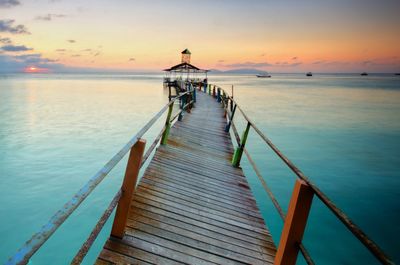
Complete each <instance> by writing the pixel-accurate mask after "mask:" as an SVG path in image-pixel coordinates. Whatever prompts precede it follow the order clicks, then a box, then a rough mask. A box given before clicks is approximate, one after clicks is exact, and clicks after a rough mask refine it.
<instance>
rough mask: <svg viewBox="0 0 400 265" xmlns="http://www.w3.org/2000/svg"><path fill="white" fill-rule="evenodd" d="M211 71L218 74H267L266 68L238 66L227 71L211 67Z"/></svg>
mask: <svg viewBox="0 0 400 265" xmlns="http://www.w3.org/2000/svg"><path fill="white" fill-rule="evenodd" d="M210 72H211V73H216V74H248V75H256V74H267V72H266V71H264V70H259V69H254V68H238V69H232V70H226V71H222V70H218V69H211V70H210Z"/></svg>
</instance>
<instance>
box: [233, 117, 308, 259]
mask: <svg viewBox="0 0 400 265" xmlns="http://www.w3.org/2000/svg"><path fill="white" fill-rule="evenodd" d="M231 126H232V130H233V132H234V135H235V139H236V142H237V144H238V145H240V137H239V134H238V131H237V128H236V125H235V123H234V122H233V121H231ZM244 153H245V154H246V157H247V159H248V160H249V163H250V165H251V166H252V167H253V170H254V172H255V173H256V176H257V177H258V179H259V180H260V182H261V185H262V186H263V188H264V190H265V191H266V192H267V194H268V196H269V197H270V199H271V201H272V203H273V205H274V206H275V209H276V210H277V211H278V213H279V216H280V217H281V219H282V221H285V217H286V215H285V213H284V212H283V209H282V207H281V206H280V205H279V202H278V200H277V199H276V197H275V195H274V194H273V192H272V190H271V189H270V188H269V187H268V185H267V182H266V181H265V179H264V178H263V176H262V175H261V172H260V170H259V169H258V167H257V165H256V163H255V162H254V160H253V158H252V157H251V156H250V154H249V152H248V151H247V149H246V148H245V149H244ZM299 247H300V251H301V253H302V255H303V257H304V259H305V261H306V262H307V264H308V265H313V264H315V263H314V261H313V260H312V258H311V256H310V254H309V253H308V251H307V249H306V248H305V247H304V245H303V243H301V242H300V244H299Z"/></svg>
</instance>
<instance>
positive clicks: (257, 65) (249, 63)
mask: <svg viewBox="0 0 400 265" xmlns="http://www.w3.org/2000/svg"><path fill="white" fill-rule="evenodd" d="M224 66H226V67H231V68H243V67H266V66H272V64H270V63H267V62H265V63H255V62H244V63H234V64H226V65H224Z"/></svg>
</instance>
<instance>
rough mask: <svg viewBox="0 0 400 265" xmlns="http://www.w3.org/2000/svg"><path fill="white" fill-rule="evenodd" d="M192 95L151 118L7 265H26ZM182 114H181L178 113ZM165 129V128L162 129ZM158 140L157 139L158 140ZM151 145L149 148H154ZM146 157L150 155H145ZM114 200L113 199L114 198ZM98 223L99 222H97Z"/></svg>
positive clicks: (173, 101) (168, 104)
mask: <svg viewBox="0 0 400 265" xmlns="http://www.w3.org/2000/svg"><path fill="white" fill-rule="evenodd" d="M190 93H192V91H187V92H184V93H182V94H180V95H179V96H177V97H175V98H174V99H172V100H171V101H169V102H168V103H167V104H166V105H165V106H164V107H163V108H161V110H160V111H159V112H157V113H156V114H155V115H154V116H153V118H152V119H151V120H150V121H148V122H147V123H146V124H145V125H144V126H143V127H142V129H140V130H139V132H138V133H136V135H135V136H133V137H132V138H131V139H130V140H129V142H128V143H127V144H125V145H124V146H123V147H122V149H121V150H120V151H118V152H117V153H116V154H115V155H114V156H113V157H112V158H111V159H110V160H109V161H108V162H107V163H106V164H105V165H104V166H103V167H102V168H101V169H100V170H99V171H98V172H97V173H96V174H95V175H94V176H93V177H92V178H90V179H89V181H88V182H87V183H86V184H85V185H84V186H83V187H82V188H81V189H80V190H79V191H78V192H77V193H76V194H75V195H74V196H73V197H72V199H70V200H69V201H68V202H67V203H65V204H64V206H63V207H62V208H61V209H60V210H58V211H57V212H56V213H55V214H54V215H53V216H52V217H51V218H50V220H49V221H48V222H47V223H46V224H45V225H44V226H43V227H42V228H41V229H40V231H39V232H37V233H35V234H34V235H33V236H32V237H31V238H30V239H29V240H28V241H26V242H25V244H24V245H23V246H22V247H21V248H20V249H19V250H18V251H17V252H16V253H15V254H14V255H13V256H12V257H10V259H9V260H8V261H7V263H6V264H7V265H12V264H26V263H28V261H29V259H30V258H31V257H32V256H33V255H34V254H35V253H36V251H37V250H38V249H39V248H40V247H41V246H42V245H43V244H44V243H45V242H46V241H47V240H48V239H49V238H50V236H51V235H52V234H53V233H54V232H55V231H56V230H57V229H58V228H59V227H60V226H61V225H62V224H63V223H64V221H65V220H66V219H67V218H68V217H69V216H70V215H71V214H72V213H73V212H74V211H75V210H76V208H78V206H79V205H80V204H81V203H82V202H83V201H84V200H85V199H86V198H87V197H88V196H89V194H90V193H91V192H92V191H93V190H94V189H95V188H96V187H97V185H98V184H100V182H101V181H102V180H103V179H104V178H105V177H106V176H107V175H108V173H110V171H111V170H112V169H113V168H114V167H115V166H116V165H117V164H118V163H119V162H120V161H121V159H122V158H123V157H124V156H125V155H126V154H127V153H128V152H129V150H130V149H131V148H132V147H133V146H134V145H135V144H136V142H138V140H139V139H140V138H141V137H142V136H143V135H144V134H145V133H146V132H147V131H148V130H149V129H150V128H151V127H152V126H153V125H154V123H155V122H156V121H157V120H158V119H159V118H160V117H161V115H162V114H163V113H164V112H165V111H166V110H167V109H168V108H169V106H171V105H172V104H174V103H175V101H176V100H177V99H181V98H182V97H183V96H185V95H187V94H190ZM183 109H185V108H183ZM180 113H182V112H180ZM164 128H165V127H164ZM158 140H159V139H158ZM155 146H156V145H154V146H153V145H152V147H151V148H153V149H154V148H155ZM146 155H147V157H145V159H144V160H143V161H145V160H146V159H147V158H148V156H149V155H150V153H146ZM146 155H145V156H146ZM114 199H115V198H114ZM99 222H100V221H99Z"/></svg>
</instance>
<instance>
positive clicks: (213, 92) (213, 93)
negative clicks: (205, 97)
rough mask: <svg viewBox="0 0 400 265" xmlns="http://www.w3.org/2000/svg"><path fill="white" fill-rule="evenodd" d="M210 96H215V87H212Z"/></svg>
mask: <svg viewBox="0 0 400 265" xmlns="http://www.w3.org/2000/svg"><path fill="white" fill-rule="evenodd" d="M212 95H213V98H215V97H216V95H215V86H214V87H213V91H212Z"/></svg>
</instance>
